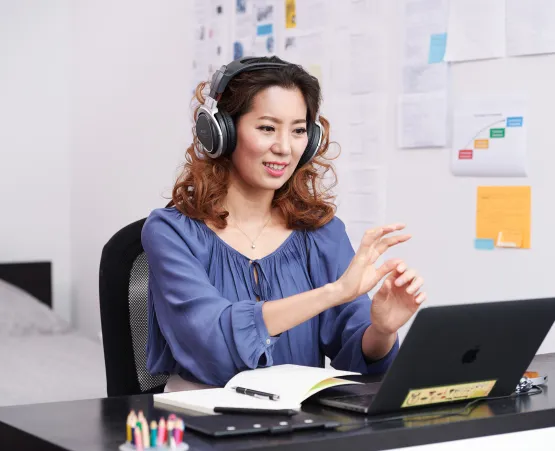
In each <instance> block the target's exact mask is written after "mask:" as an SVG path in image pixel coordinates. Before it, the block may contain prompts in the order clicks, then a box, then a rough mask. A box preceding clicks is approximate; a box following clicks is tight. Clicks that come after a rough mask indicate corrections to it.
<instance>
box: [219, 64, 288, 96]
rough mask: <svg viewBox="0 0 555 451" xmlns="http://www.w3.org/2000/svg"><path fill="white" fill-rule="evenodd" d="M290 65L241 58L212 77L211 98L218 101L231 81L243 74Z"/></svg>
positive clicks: (221, 68)
mask: <svg viewBox="0 0 555 451" xmlns="http://www.w3.org/2000/svg"><path fill="white" fill-rule="evenodd" d="M289 65H290V63H285V62H283V63H279V62H268V61H260V58H256V57H251V58H241V59H239V60H235V61H233V62H231V63H229V64H228V65H225V66H222V67H220V68H219V69H218V70H217V71H216V72H215V73H214V75H213V76H212V81H211V83H210V97H212V98H213V99H216V97H217V96H218V95H219V94H221V93H222V92H224V90H225V88H226V86H227V85H228V83H229V82H230V81H231V79H232V78H233V77H235V76H236V75H239V74H240V73H241V72H245V71H249V72H250V71H251V70H260V69H279V68H282V67H286V66H289Z"/></svg>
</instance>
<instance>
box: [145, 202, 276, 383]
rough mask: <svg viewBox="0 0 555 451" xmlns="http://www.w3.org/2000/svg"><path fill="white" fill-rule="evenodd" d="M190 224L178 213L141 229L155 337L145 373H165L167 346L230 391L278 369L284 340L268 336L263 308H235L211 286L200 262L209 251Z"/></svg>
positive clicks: (159, 216) (201, 377)
mask: <svg viewBox="0 0 555 451" xmlns="http://www.w3.org/2000/svg"><path fill="white" fill-rule="evenodd" d="M192 222H193V221H192V220H189V219H188V218H187V219H185V217H183V216H181V215H180V214H179V213H176V211H175V210H173V209H159V210H155V211H154V212H153V213H152V214H151V215H150V216H149V218H148V219H147V221H146V222H145V225H144V227H143V231H142V244H143V247H144V249H145V252H146V255H147V259H148V264H149V299H150V309H149V316H150V318H149V328H150V334H152V336H151V339H149V345H148V347H147V356H148V359H147V360H148V361H147V366H148V369H149V371H150V372H151V373H152V374H156V373H157V372H159V369H161V368H164V367H167V363H168V362H163V361H162V360H163V359H162V356H163V355H164V349H166V347H169V349H170V350H171V354H172V356H173V358H174V359H175V361H176V362H177V363H178V364H179V365H180V366H181V367H182V368H184V369H185V370H186V371H187V372H189V373H190V374H192V375H193V376H194V377H195V378H196V379H197V380H198V381H200V382H203V383H205V384H210V385H225V383H227V381H228V380H229V379H230V378H231V377H233V376H234V375H235V374H236V373H238V372H239V371H242V370H246V369H253V368H257V367H264V366H270V365H272V363H273V361H272V349H273V346H274V344H275V342H276V341H277V340H278V338H276V337H271V336H269V334H268V330H267V328H266V325H265V323H264V319H263V317H262V305H263V304H264V301H261V302H256V301H255V300H251V299H245V300H241V301H240V302H230V301H229V300H227V299H225V298H224V297H223V296H222V295H221V294H220V292H219V291H218V290H217V289H216V288H215V287H214V286H213V285H212V284H211V283H210V280H209V278H208V274H207V272H206V270H205V268H204V266H203V264H202V263H201V262H200V261H199V259H198V258H197V257H196V255H199V254H202V253H203V252H206V244H205V242H204V241H203V240H202V237H199V236H198V233H195V232H196V231H195V230H193V228H194V227H195V226H194V225H193V224H192ZM197 232H198V231H197ZM196 238H197V239H196Z"/></svg>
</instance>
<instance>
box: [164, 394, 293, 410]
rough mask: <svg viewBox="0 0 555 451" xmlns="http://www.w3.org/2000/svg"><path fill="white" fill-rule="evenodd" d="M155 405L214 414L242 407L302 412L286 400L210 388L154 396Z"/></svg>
mask: <svg viewBox="0 0 555 451" xmlns="http://www.w3.org/2000/svg"><path fill="white" fill-rule="evenodd" d="M154 403H155V405H166V406H172V407H181V408H184V409H190V410H195V411H198V412H203V413H207V414H214V407H241V408H248V409H270V410H279V409H293V410H300V408H301V406H300V404H295V403H293V402H287V401H284V400H279V401H270V400H267V399H260V398H255V397H254V396H248V395H243V394H240V393H236V392H234V391H233V390H231V389H230V388H209V389H206V390H190V391H181V392H173V393H161V394H156V395H154Z"/></svg>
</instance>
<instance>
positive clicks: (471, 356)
mask: <svg viewBox="0 0 555 451" xmlns="http://www.w3.org/2000/svg"><path fill="white" fill-rule="evenodd" d="M478 352H480V346H478V345H476V346H475V347H474V348H472V349H469V350H468V351H466V352H465V353H464V354H463V356H462V363H472V362H474V361H475V360H476V357H477V356H478Z"/></svg>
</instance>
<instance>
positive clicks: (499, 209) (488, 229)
mask: <svg viewBox="0 0 555 451" xmlns="http://www.w3.org/2000/svg"><path fill="white" fill-rule="evenodd" d="M531 197H532V196H531V188H530V187H529V186H479V187H478V196H477V203H476V238H478V239H482V240H484V239H485V240H488V239H489V240H492V241H493V242H494V243H495V245H496V246H497V247H516V248H524V249H529V248H530V223H531V202H532V200H531Z"/></svg>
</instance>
